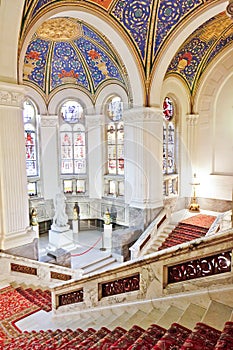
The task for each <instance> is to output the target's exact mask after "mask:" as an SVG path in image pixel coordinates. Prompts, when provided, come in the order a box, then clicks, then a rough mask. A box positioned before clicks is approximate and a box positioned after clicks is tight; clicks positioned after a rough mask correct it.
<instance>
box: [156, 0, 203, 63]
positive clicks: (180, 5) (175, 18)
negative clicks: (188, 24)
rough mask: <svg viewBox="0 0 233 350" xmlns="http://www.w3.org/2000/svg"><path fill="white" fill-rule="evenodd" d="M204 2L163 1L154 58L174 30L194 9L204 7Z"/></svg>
mask: <svg viewBox="0 0 233 350" xmlns="http://www.w3.org/2000/svg"><path fill="white" fill-rule="evenodd" d="M203 3H204V2H203V0H195V1H193V0H177V1H167V0H161V1H160V2H159V6H158V12H157V26H156V35H155V46H154V56H156V55H157V53H158V51H159V48H160V47H161V45H162V43H163V42H164V41H165V39H166V37H167V36H168V35H169V34H170V33H171V32H172V30H173V29H174V28H175V26H177V24H178V23H179V22H181V21H182V20H183V19H184V18H185V17H186V16H187V15H188V14H190V13H191V12H192V11H193V10H194V9H196V8H197V7H199V6H200V5H203Z"/></svg>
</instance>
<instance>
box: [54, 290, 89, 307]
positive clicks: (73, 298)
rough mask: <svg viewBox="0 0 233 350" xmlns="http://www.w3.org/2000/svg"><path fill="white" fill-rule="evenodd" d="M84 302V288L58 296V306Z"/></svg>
mask: <svg viewBox="0 0 233 350" xmlns="http://www.w3.org/2000/svg"><path fill="white" fill-rule="evenodd" d="M81 302H83V288H81V289H79V290H76V291H74V292H70V293H66V294H61V295H59V296H58V306H63V305H70V304H75V303H81Z"/></svg>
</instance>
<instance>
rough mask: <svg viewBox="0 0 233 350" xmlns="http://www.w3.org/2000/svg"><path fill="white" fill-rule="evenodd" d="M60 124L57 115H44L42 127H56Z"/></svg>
mask: <svg viewBox="0 0 233 350" xmlns="http://www.w3.org/2000/svg"><path fill="white" fill-rule="evenodd" d="M57 125H58V116H57V115H42V116H41V127H56V126H57Z"/></svg>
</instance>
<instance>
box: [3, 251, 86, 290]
mask: <svg viewBox="0 0 233 350" xmlns="http://www.w3.org/2000/svg"><path fill="white" fill-rule="evenodd" d="M0 276H1V279H2V280H4V279H6V280H7V281H8V282H9V283H11V282H12V283H13V282H16V283H19V284H22V283H24V284H25V285H29V284H30V285H35V286H36V285H38V286H40V287H48V288H51V287H53V286H56V285H60V284H61V283H62V282H64V281H70V280H77V279H78V278H79V277H80V276H81V270H72V269H70V268H67V267H63V266H58V265H54V264H48V263H43V262H39V261H36V260H31V259H27V258H22V257H19V256H13V255H10V254H5V253H0Z"/></svg>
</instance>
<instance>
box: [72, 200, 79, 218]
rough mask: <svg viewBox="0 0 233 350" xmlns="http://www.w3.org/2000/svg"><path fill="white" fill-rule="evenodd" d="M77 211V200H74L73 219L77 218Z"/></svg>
mask: <svg viewBox="0 0 233 350" xmlns="http://www.w3.org/2000/svg"><path fill="white" fill-rule="evenodd" d="M79 213H80V208H79V205H78V202H75V204H74V208H73V220H78V219H79Z"/></svg>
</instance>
